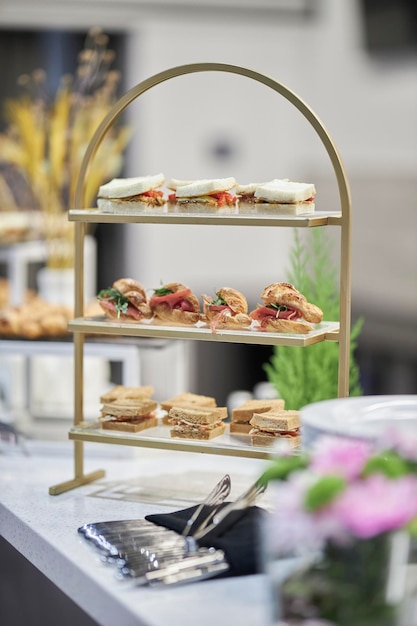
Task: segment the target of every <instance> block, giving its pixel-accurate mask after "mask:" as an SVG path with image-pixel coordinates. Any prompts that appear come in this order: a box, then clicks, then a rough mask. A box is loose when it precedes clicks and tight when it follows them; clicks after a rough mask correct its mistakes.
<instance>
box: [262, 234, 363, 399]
mask: <svg viewBox="0 0 417 626" xmlns="http://www.w3.org/2000/svg"><path fill="white" fill-rule="evenodd" d="M289 259H290V269H289V272H288V280H289V282H291V283H293V284H294V285H295V287H296V288H297V289H298V290H299V291H300V292H301V293H303V294H304V295H305V297H306V298H307V300H308V301H309V302H312V303H314V304H316V305H317V306H319V307H320V308H321V309H322V311H323V317H324V319H325V320H328V321H335V320H338V319H339V310H340V298H339V289H338V267H337V265H336V264H335V262H334V260H333V254H332V249H331V245H330V241H329V240H328V238H326V231H325V229H321V228H313V229H311V230H309V231H308V232H307V233H305V237H304V238H302V237H301V235H300V231H299V229H295V231H294V241H293V246H292V249H291V251H290V255H289ZM363 322H364V320H363V318H360V319H358V320H357V321H356V322H355V324H353V325H352V328H351V335H350V370H349V395H350V396H359V395H362V388H361V385H360V372H359V368H358V365H357V363H356V361H355V350H356V348H357V341H358V337H359V335H360V332H361V329H362V326H363ZM338 364H339V345H338V344H337V343H333V342H328V341H327V342H321V343H318V344H315V345H312V346H309V347H308V348H294V347H288V346H275V347H274V349H273V353H272V356H271V358H270V360H269V361H268V362H267V363H265V364H264V370H265V373H266V376H267V378H268V381H269V382H270V383H271V384H272V385H273V387H274V388H275V389H276V391H277V393H278V395H279V397H281V398H282V399H283V400H284V401H285V406H286V408H288V409H294V410H299V409H301V408H302V407H303V406H306V405H307V404H311V403H313V402H319V401H320V400H328V399H330V398H337V397H338Z"/></svg>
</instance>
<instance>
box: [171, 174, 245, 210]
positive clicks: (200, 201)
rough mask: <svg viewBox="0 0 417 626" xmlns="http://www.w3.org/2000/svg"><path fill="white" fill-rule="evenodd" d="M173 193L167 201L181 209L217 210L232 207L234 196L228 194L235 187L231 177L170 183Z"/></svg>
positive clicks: (173, 181)
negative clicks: (200, 208) (204, 208)
mask: <svg viewBox="0 0 417 626" xmlns="http://www.w3.org/2000/svg"><path fill="white" fill-rule="evenodd" d="M170 185H171V188H173V187H175V188H174V189H173V191H174V193H172V194H170V195H169V197H168V200H169V202H170V203H173V204H176V205H177V206H179V207H181V208H191V209H193V208H198V207H202V206H203V207H206V208H207V207H208V208H212V209H218V208H220V207H223V206H228V207H234V206H235V205H236V196H235V195H233V194H232V193H230V190H231V189H233V187H235V185H236V180H235V179H234V178H233V177H229V178H215V179H208V178H204V179H201V180H194V181H191V182H190V181H178V180H175V179H172V180H171V181H170Z"/></svg>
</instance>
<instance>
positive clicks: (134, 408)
mask: <svg viewBox="0 0 417 626" xmlns="http://www.w3.org/2000/svg"><path fill="white" fill-rule="evenodd" d="M157 408H158V403H157V402H155V401H154V400H151V399H142V400H138V399H126V398H122V399H120V400H113V401H112V402H107V403H106V402H105V403H104V404H103V406H102V408H101V427H102V428H103V429H105V430H121V431H127V432H134V433H137V432H140V431H142V430H146V429H147V428H153V427H154V426H157V425H158V418H157V416H156V409H157Z"/></svg>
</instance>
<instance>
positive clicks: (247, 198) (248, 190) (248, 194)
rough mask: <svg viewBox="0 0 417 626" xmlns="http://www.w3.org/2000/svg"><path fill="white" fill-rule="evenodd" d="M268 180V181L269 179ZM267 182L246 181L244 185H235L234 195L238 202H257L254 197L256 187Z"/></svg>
mask: <svg viewBox="0 0 417 626" xmlns="http://www.w3.org/2000/svg"><path fill="white" fill-rule="evenodd" d="M283 180H286V181H287V180H288V178H285V179H283ZM269 182H270V181H269ZM267 184H268V183H267V182H265V183H247V184H245V185H239V184H237V185H236V188H235V194H236V197H237V199H238V201H239V204H241V203H244V202H246V203H248V204H255V203H256V202H257V199H256V198H255V191H256V190H257V189H258V187H263V186H264V185H267Z"/></svg>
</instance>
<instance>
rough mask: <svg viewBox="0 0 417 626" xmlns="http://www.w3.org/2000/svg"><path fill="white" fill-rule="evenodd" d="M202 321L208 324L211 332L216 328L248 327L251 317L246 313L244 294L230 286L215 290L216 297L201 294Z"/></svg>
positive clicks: (238, 328)
mask: <svg viewBox="0 0 417 626" xmlns="http://www.w3.org/2000/svg"><path fill="white" fill-rule="evenodd" d="M202 298H203V311H204V315H203V318H202V319H203V321H206V322H207V323H209V324H210V328H211V330H212V332H213V333H215V332H217V330H218V329H222V330H223V329H229V330H240V329H244V328H248V327H249V326H250V325H251V323H252V319H251V317H249V315H248V303H247V300H246V298H245V296H244V295H243V294H242V293H240V291H237V290H236V289H231V288H230V287H223V288H222V289H219V290H218V291H216V297H215V298H210V297H209V296H205V295H203V297H202Z"/></svg>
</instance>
